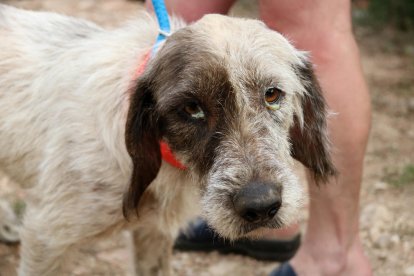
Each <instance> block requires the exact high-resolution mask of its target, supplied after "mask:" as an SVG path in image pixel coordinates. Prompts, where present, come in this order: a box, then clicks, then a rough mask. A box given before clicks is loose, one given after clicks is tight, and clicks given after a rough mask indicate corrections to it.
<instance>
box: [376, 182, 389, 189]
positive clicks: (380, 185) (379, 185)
mask: <svg viewBox="0 0 414 276" xmlns="http://www.w3.org/2000/svg"><path fill="white" fill-rule="evenodd" d="M388 188H389V185H388V183H386V182H383V181H378V182H376V183H375V184H374V191H384V190H387V189H388Z"/></svg>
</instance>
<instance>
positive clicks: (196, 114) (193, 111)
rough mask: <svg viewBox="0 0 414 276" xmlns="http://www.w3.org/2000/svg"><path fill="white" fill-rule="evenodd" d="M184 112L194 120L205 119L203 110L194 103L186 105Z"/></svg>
mask: <svg viewBox="0 0 414 276" xmlns="http://www.w3.org/2000/svg"><path fill="white" fill-rule="evenodd" d="M184 111H185V112H186V113H187V114H188V115H190V116H191V117H192V118H194V119H204V117H205V114H204V111H203V109H201V107H200V106H199V105H198V104H197V103H195V102H193V103H189V104H187V105H186V106H185V107H184Z"/></svg>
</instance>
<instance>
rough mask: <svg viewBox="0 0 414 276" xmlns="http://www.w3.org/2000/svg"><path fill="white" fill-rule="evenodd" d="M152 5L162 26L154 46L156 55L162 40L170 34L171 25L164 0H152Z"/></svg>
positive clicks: (153, 50) (153, 51) (153, 49)
mask: <svg viewBox="0 0 414 276" xmlns="http://www.w3.org/2000/svg"><path fill="white" fill-rule="evenodd" d="M152 6H153V7H154V12H155V15H156V16H157V20H158V25H159V27H160V30H159V34H158V37H157V41H156V42H155V45H154V47H153V48H152V55H154V54H155V53H156V52H157V50H158V47H159V46H160V44H161V42H163V41H164V40H165V39H166V38H167V36H168V35H169V34H170V31H171V27H170V21H169V19H168V12H167V8H166V7H165V3H164V0H152Z"/></svg>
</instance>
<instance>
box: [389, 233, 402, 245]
mask: <svg viewBox="0 0 414 276" xmlns="http://www.w3.org/2000/svg"><path fill="white" fill-rule="evenodd" d="M390 242H391V244H392V245H393V246H396V245H398V244H400V242H401V239H400V236H399V235H398V234H394V235H392V236H391V238H390Z"/></svg>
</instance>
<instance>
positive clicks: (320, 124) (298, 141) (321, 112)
mask: <svg viewBox="0 0 414 276" xmlns="http://www.w3.org/2000/svg"><path fill="white" fill-rule="evenodd" d="M295 70H296V72H297V75H298V76H299V78H300V80H301V82H302V85H303V87H304V88H305V90H306V93H305V94H304V95H303V96H302V99H301V101H302V109H303V124H301V123H300V122H299V118H298V116H295V123H294V125H293V127H292V128H291V129H290V137H291V143H292V156H293V157H294V158H295V159H297V160H298V161H300V162H301V163H302V164H303V165H305V166H306V167H307V168H308V169H310V171H311V173H312V175H313V177H314V179H315V180H316V183H319V182H326V181H327V180H328V178H329V177H331V176H335V175H336V174H337V171H336V168H335V166H334V164H333V162H332V157H331V153H330V143H329V139H328V133H327V122H326V121H327V107H326V102H325V99H324V97H323V95H322V91H321V88H320V85H319V83H318V81H317V79H316V76H315V74H314V71H313V67H312V64H311V63H310V62H308V61H304V64H302V65H300V66H296V67H295Z"/></svg>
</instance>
